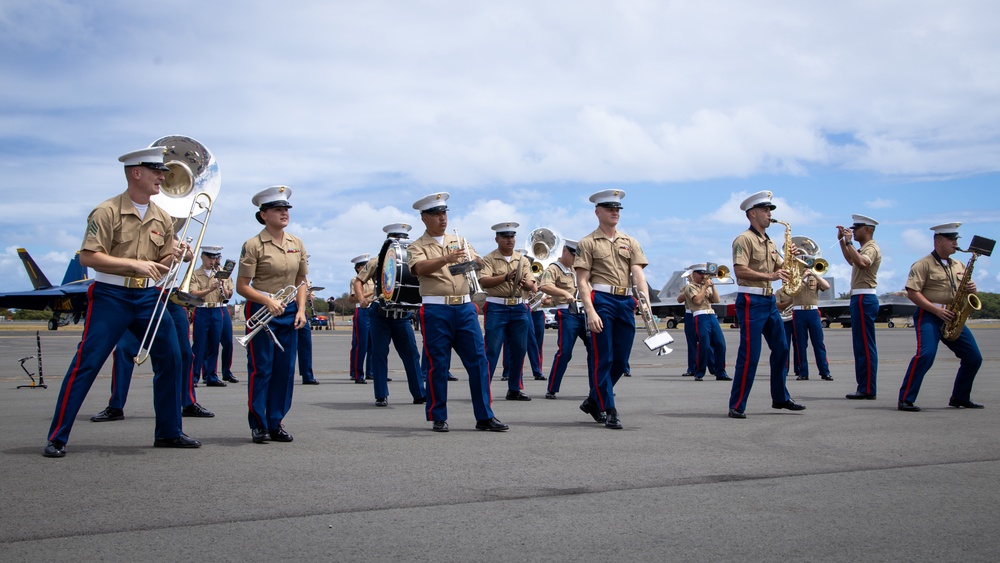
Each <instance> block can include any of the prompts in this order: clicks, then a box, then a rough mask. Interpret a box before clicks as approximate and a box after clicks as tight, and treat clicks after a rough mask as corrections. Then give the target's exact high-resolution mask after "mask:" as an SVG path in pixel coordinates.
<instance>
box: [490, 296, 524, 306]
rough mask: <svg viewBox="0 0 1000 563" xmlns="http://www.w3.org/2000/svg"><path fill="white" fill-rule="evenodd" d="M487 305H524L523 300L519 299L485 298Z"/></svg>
mask: <svg viewBox="0 0 1000 563" xmlns="http://www.w3.org/2000/svg"><path fill="white" fill-rule="evenodd" d="M486 302H487V303H496V304H497V305H520V304H521V303H524V300H523V299H521V298H520V297H487V298H486Z"/></svg>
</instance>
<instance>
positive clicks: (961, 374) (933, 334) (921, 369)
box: [897, 223, 983, 412]
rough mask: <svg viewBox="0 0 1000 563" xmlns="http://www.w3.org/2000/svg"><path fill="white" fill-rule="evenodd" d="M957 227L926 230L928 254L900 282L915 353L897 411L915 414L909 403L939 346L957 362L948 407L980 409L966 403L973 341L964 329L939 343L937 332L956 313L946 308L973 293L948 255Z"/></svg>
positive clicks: (978, 359)
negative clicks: (930, 236) (911, 309)
mask: <svg viewBox="0 0 1000 563" xmlns="http://www.w3.org/2000/svg"><path fill="white" fill-rule="evenodd" d="M961 225H962V224H961V223H945V224H943V225H937V226H935V227H931V230H932V231H934V251H933V252H931V253H930V254H928V255H927V256H924V257H923V258H921V259H920V260H917V261H916V262H914V264H913V266H911V267H910V275H909V277H908V278H907V280H906V296H907V297H909V299H910V301H913V303H914V304H915V305H916V306H917V307H918V309H917V311H916V312H915V313H914V314H913V326H914V327H915V328H916V331H917V353H916V354H915V355H914V356H913V359H912V360H910V365H909V366H908V367H907V368H906V374H905V375H904V376H903V384H902V386H900V388H899V403H898V405H897V408H898V409H899V410H901V411H909V412H918V411H919V410H920V407H918V406H917V405H915V404H914V401H916V400H917V393H919V392H920V384H921V383H922V382H923V380H924V375H925V374H926V373H927V371H928V370H930V369H931V366H932V365H934V356H935V355H936V354H937V348H938V343H939V342H942V341H943V342H944V344H945V346H947V347H948V348H950V349H951V351H952V352H954V353H955V356H957V357H958V359H959V360H960V362H961V363H960V364H959V366H958V375H957V376H956V377H955V386H954V387H953V389H952V391H951V398H950V399H949V400H948V405H949V406H952V407H955V408H961V407H965V408H967V409H981V408H983V405H981V404H980V403H974V402H972V400H971V398H970V395H971V394H972V382H973V380H974V379H975V378H976V373H977V372H978V371H979V367H980V366H981V365H982V363H983V356H982V354H981V353H980V352H979V345H977V344H976V338H975V337H974V336H972V331H971V330H969V327H967V326H963V327H962V329H961V333H960V334H959V336H958V338H956V339H955V340H947V339H942V337H941V329H942V327H943V326H944V325H945V324H946V323H948V322H949V321H951V320H952V319H953V318H954V317H955V315H956V313H955V312H954V311H952V310H951V309H950V308H949V306H950V305H951V304H952V303H954V302H956V300H957V299H962V298H964V296H965V295H968V294H970V293H971V294H974V293H976V284H975V282H973V281H972V279H971V276H966V275H965V273H966V267H965V266H963V265H962V263H961V262H959V261H958V260H954V259H953V258H951V255H952V254H954V253H956V252H958V250H959V248H958V239H959V236H958V228H959V227H960V226H961Z"/></svg>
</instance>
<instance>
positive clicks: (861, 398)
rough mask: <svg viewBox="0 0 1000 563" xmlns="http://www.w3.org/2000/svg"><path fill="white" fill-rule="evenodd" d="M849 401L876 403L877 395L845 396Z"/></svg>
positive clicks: (849, 394)
mask: <svg viewBox="0 0 1000 563" xmlns="http://www.w3.org/2000/svg"><path fill="white" fill-rule="evenodd" d="M844 396H845V397H847V398H848V399H854V400H855V401H874V400H875V395H872V394H871V393H848V394H847V395H844Z"/></svg>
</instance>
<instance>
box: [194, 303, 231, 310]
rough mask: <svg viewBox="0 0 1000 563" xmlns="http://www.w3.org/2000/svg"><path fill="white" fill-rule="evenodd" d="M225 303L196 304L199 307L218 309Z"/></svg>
mask: <svg viewBox="0 0 1000 563" xmlns="http://www.w3.org/2000/svg"><path fill="white" fill-rule="evenodd" d="M225 306H226V304H225V303H205V304H204V305H198V308H199V309H218V308H219V307H225Z"/></svg>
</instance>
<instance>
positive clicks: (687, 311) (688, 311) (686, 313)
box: [684, 309, 692, 315]
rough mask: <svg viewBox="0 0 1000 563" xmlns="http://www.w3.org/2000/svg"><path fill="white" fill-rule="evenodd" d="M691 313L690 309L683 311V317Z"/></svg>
mask: <svg viewBox="0 0 1000 563" xmlns="http://www.w3.org/2000/svg"><path fill="white" fill-rule="evenodd" d="M691 312H692V311H691V309H684V314H685V315H690V314H691Z"/></svg>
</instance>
